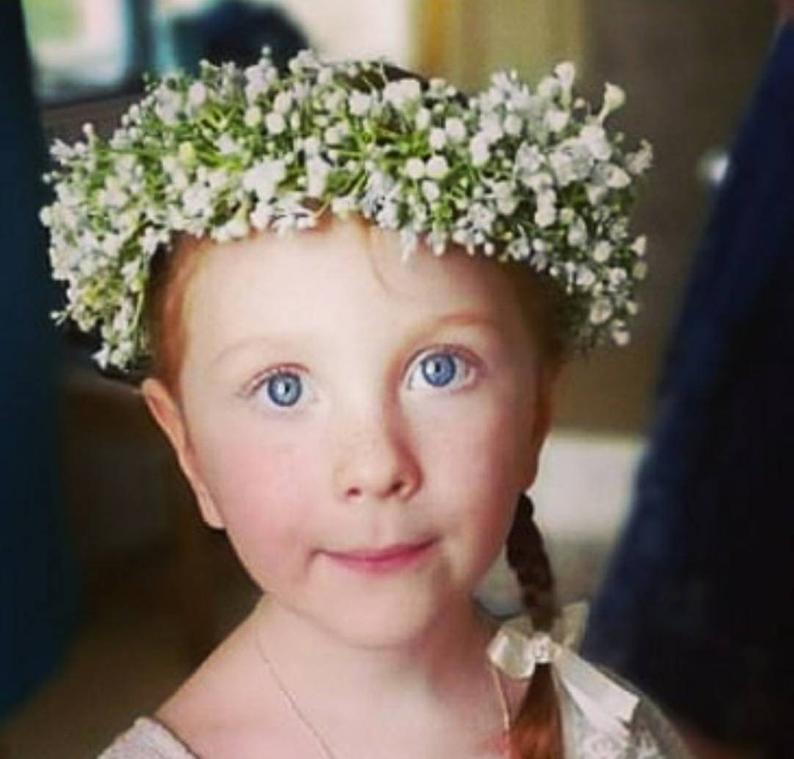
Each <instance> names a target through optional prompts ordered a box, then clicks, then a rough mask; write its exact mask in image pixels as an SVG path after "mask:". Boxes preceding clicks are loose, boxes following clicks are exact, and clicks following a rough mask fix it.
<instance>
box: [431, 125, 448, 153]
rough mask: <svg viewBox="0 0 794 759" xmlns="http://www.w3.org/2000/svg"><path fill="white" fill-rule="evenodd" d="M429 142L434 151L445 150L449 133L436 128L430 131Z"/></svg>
mask: <svg viewBox="0 0 794 759" xmlns="http://www.w3.org/2000/svg"><path fill="white" fill-rule="evenodd" d="M428 141H429V143H430V147H431V148H433V150H443V149H444V147H445V146H446V144H447V133H446V132H445V131H444V130H443V129H440V128H439V127H434V128H433V129H431V130H430V137H429V139H428Z"/></svg>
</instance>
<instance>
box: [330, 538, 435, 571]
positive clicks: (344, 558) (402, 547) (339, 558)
mask: <svg viewBox="0 0 794 759" xmlns="http://www.w3.org/2000/svg"><path fill="white" fill-rule="evenodd" d="M435 542H436V540H435V538H431V539H430V540H424V541H422V542H420V543H397V544H395V545H391V546H387V547H385V548H377V549H370V548H362V549H356V550H352V551H344V552H337V551H326V555H327V556H328V557H329V558H330V559H332V560H333V561H334V562H336V563H338V564H341V565H342V566H345V567H347V568H348V569H352V570H354V571H357V572H364V573H366V574H379V573H383V572H392V571H394V570H397V569H403V568H405V567H408V566H410V565H412V564H415V563H417V562H418V561H420V560H421V559H422V558H424V557H425V556H426V555H427V554H428V553H429V550H430V548H432V546H433V545H435Z"/></svg>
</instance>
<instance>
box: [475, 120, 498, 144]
mask: <svg viewBox="0 0 794 759" xmlns="http://www.w3.org/2000/svg"><path fill="white" fill-rule="evenodd" d="M479 134H481V135H483V136H484V137H485V139H486V140H488V142H489V143H493V142H497V141H498V140H501V139H502V137H504V129H503V128H502V119H501V118H500V116H499V115H498V114H496V113H485V114H483V115H482V116H481V117H480V132H479Z"/></svg>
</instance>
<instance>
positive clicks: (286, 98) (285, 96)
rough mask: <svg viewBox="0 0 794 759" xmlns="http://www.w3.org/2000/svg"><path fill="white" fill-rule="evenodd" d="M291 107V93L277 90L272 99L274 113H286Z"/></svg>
mask: <svg viewBox="0 0 794 759" xmlns="http://www.w3.org/2000/svg"><path fill="white" fill-rule="evenodd" d="M290 108H292V93H290V92H279V93H278V95H276V97H275V100H273V110H274V111H275V112H276V113H280V114H282V115H283V114H286V113H288V112H289V109H290Z"/></svg>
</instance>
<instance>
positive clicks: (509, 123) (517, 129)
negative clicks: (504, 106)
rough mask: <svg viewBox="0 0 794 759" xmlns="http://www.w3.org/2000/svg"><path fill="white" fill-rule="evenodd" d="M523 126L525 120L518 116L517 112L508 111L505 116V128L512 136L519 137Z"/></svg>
mask: <svg viewBox="0 0 794 759" xmlns="http://www.w3.org/2000/svg"><path fill="white" fill-rule="evenodd" d="M523 128H524V122H523V120H522V119H521V117H520V116H517V115H516V114H515V113H508V114H507V116H505V121H504V130H505V132H506V133H507V134H509V135H510V136H511V137H518V136H519V135H520V134H521V130H522V129H523Z"/></svg>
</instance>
